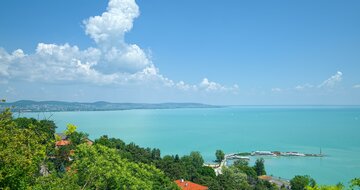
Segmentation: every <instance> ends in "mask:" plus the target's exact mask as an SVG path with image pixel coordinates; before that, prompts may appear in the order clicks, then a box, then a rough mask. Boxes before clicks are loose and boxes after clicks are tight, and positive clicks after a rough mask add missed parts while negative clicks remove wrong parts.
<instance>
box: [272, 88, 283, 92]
mask: <svg viewBox="0 0 360 190" xmlns="http://www.w3.org/2000/svg"><path fill="white" fill-rule="evenodd" d="M271 91H272V92H281V91H282V89H281V88H272V89H271Z"/></svg>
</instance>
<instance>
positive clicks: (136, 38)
mask: <svg viewBox="0 0 360 190" xmlns="http://www.w3.org/2000/svg"><path fill="white" fill-rule="evenodd" d="M358 10H360V2H359V1H355V0H354V1H346V2H344V1H339V0H337V1H334V0H323V1H321V0H319V1H310V0H307V1H306V0H305V1H260V0H259V1H237V0H224V1H221V2H219V1H205V0H197V1H191V0H182V1H177V2H175V1H160V0H153V1H146V0H138V1H136V2H135V1H133V0H111V1H110V2H108V1H96V0H77V1H70V0H64V1H45V0H34V1H25V0H3V1H1V2H0V26H1V28H2V29H1V32H0V47H1V49H0V85H1V89H0V97H4V98H6V99H7V100H9V101H15V100H19V99H33V100H65V101H82V102H84V101H85V102H87V101H98V100H105V101H111V102H202V103H210V104H251V105H258V104H260V105H279V104H280V105H282V104H284V105H289V104H291V105H293V104H300V105H303V104H316V105H318V104H321V105H322V104H325V105H336V104H350V105H359V104H360V74H359V72H360V53H359V52H360V24H359V20H360V12H359V11H358ZM96 16H97V17H96Z"/></svg>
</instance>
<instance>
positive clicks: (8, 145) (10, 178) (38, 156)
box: [0, 109, 47, 189]
mask: <svg viewBox="0 0 360 190" xmlns="http://www.w3.org/2000/svg"><path fill="white" fill-rule="evenodd" d="M36 128H37V126H36V125H34V124H32V123H30V124H29V125H28V126H26V128H22V127H19V126H17V124H16V122H14V121H13V118H12V114H11V112H10V109H5V110H4V111H3V112H2V113H1V114H0V189H2V188H3V189H7V188H9V189H25V188H26V187H27V186H29V185H31V184H34V183H35V179H36V177H37V176H39V175H40V165H41V164H43V163H44V162H45V160H46V159H47V157H46V145H44V144H42V142H44V138H46V135H45V134H44V133H37V132H36Z"/></svg>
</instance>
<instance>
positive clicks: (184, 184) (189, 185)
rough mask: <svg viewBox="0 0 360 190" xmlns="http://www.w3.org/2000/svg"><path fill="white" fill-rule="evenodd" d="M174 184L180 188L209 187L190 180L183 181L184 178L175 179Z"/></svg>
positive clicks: (194, 189) (196, 189) (188, 189)
mask: <svg viewBox="0 0 360 190" xmlns="http://www.w3.org/2000/svg"><path fill="white" fill-rule="evenodd" d="M175 183H176V185H178V186H179V187H180V189H182V190H208V189H209V188H208V187H206V186H203V185H199V184H196V183H193V182H191V181H185V180H182V179H180V180H176V181H175Z"/></svg>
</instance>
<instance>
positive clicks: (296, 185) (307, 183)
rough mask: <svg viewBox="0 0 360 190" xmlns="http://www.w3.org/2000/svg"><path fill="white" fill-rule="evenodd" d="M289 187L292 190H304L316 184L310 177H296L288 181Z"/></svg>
mask: <svg viewBox="0 0 360 190" xmlns="http://www.w3.org/2000/svg"><path fill="white" fill-rule="evenodd" d="M290 185H291V189H293V190H304V189H305V187H315V186H316V182H315V180H314V179H312V178H311V177H310V176H307V175H305V176H300V175H297V176H295V177H294V178H293V179H291V180H290Z"/></svg>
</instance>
